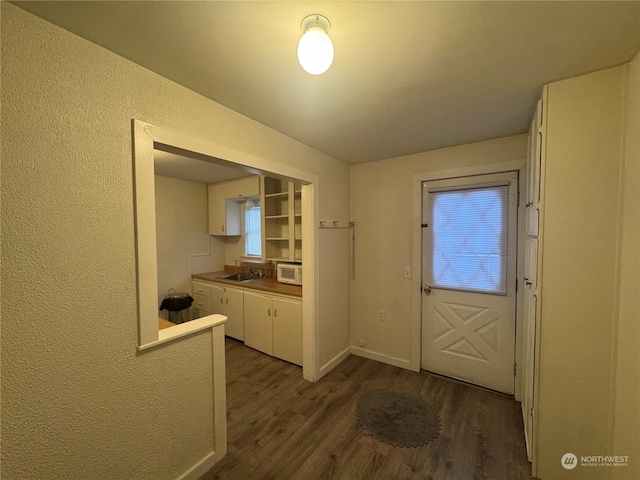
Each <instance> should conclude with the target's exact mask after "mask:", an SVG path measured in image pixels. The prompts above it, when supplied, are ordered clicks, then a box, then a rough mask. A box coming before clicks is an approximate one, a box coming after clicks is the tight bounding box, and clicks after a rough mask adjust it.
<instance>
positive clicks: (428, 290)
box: [422, 285, 431, 295]
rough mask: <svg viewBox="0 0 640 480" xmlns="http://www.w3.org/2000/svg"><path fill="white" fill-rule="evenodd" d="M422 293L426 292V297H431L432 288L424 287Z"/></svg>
mask: <svg viewBox="0 0 640 480" xmlns="http://www.w3.org/2000/svg"><path fill="white" fill-rule="evenodd" d="M422 291H423V292H424V294H425V295H429V294H430V293H431V287H430V286H429V285H426V286H424V287H422Z"/></svg>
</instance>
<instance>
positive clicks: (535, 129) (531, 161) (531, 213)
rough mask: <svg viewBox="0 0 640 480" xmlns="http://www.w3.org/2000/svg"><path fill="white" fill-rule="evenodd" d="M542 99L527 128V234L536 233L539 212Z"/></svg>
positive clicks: (534, 234) (533, 234)
mask: <svg viewBox="0 0 640 480" xmlns="http://www.w3.org/2000/svg"><path fill="white" fill-rule="evenodd" d="M541 126H542V100H540V101H538V106H537V107H536V111H535V114H534V116H533V120H532V121H531V126H530V128H529V152H528V155H527V177H528V178H527V191H526V199H527V202H526V208H527V217H526V230H527V235H531V236H537V235H538V221H539V215H540V212H539V210H538V208H539V206H538V204H539V203H540V167H541V162H542V134H541V132H540V127H541Z"/></svg>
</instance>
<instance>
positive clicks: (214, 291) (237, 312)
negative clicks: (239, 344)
mask: <svg viewBox="0 0 640 480" xmlns="http://www.w3.org/2000/svg"><path fill="white" fill-rule="evenodd" d="M210 291H211V313H219V314H221V315H225V316H226V317H227V323H225V331H224V333H225V335H227V336H229V337H233V338H235V339H237V340H244V299H243V297H244V292H242V290H236V289H233V288H228V287H221V286H218V285H211V287H210Z"/></svg>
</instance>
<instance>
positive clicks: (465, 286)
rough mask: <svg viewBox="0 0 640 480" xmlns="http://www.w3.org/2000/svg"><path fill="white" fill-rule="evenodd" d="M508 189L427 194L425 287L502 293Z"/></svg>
mask: <svg viewBox="0 0 640 480" xmlns="http://www.w3.org/2000/svg"><path fill="white" fill-rule="evenodd" d="M508 193H509V187H508V186H492V187H483V188H472V189H466V190H449V191H436V192H429V193H428V195H429V205H430V208H431V211H430V222H429V226H428V227H427V228H426V229H425V230H426V232H425V234H426V235H427V248H428V249H429V251H431V252H433V253H432V255H430V256H429V258H428V259H427V265H426V271H425V274H426V276H427V283H428V284H429V285H431V286H433V287H440V288H450V289H455V290H465V291H474V292H484V293H497V294H503V295H504V294H506V293H507V285H506V284H507V231H508V229H507V219H508V216H507V213H508V211H507V210H508Z"/></svg>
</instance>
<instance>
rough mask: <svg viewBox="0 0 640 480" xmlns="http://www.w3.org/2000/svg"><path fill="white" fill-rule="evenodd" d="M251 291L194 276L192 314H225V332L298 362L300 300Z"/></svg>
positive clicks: (259, 348) (265, 351)
mask: <svg viewBox="0 0 640 480" xmlns="http://www.w3.org/2000/svg"><path fill="white" fill-rule="evenodd" d="M254 292H255V290H254V291H248V289H241V288H233V287H231V288H229V287H227V286H223V285H222V284H219V283H208V282H198V281H195V280H194V281H193V282H192V296H193V298H194V303H193V307H194V318H200V317H204V316H206V315H211V314H214V313H219V314H221V315H225V316H226V317H227V323H225V335H227V336H229V337H233V338H235V339H237V340H241V341H243V342H244V343H245V345H247V346H248V347H251V348H255V349H256V350H259V351H261V352H264V353H266V354H267V355H271V356H273V357H278V358H281V359H282V360H286V361H287V362H291V363H294V364H296V365H300V366H302V301H301V300H299V299H297V298H288V297H286V296H283V295H269V294H268V293H254Z"/></svg>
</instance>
